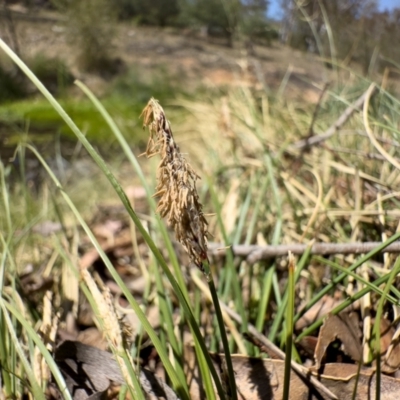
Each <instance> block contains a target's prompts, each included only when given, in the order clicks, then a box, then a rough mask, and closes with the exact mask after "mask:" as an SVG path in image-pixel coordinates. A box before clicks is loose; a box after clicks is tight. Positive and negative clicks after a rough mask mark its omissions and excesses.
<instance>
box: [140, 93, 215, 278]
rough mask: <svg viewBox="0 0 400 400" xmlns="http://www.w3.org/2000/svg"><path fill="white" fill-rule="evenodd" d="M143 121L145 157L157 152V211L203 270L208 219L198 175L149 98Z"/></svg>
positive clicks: (161, 110) (194, 261)
mask: <svg viewBox="0 0 400 400" xmlns="http://www.w3.org/2000/svg"><path fill="white" fill-rule="evenodd" d="M142 116H143V124H144V126H147V127H148V128H149V131H150V138H149V141H148V144H147V149H146V153H145V154H146V156H147V157H148V158H150V157H153V156H155V155H157V154H160V157H161V161H160V163H159V165H158V169H157V187H156V193H155V194H154V196H155V197H159V202H158V206H157V212H158V213H159V214H160V216H161V217H162V218H164V217H166V218H167V223H168V225H169V226H170V227H171V228H173V229H174V231H175V235H176V238H177V240H178V241H179V242H180V243H181V244H182V246H183V247H184V249H185V250H186V251H187V253H188V254H189V257H190V260H191V261H192V262H193V263H194V264H196V266H197V267H198V268H200V270H201V271H203V272H204V267H203V262H204V261H207V263H208V258H207V233H208V232H207V221H206V219H205V217H204V215H203V211H202V208H203V207H202V205H201V203H200V201H199V195H198V193H197V189H196V181H197V179H199V178H200V177H199V176H198V175H197V174H196V172H195V171H194V170H193V168H192V167H191V166H190V164H189V163H188V162H187V161H186V160H185V158H184V157H183V156H182V154H181V152H180V150H179V147H178V145H177V144H176V143H175V140H174V137H173V135H172V130H171V125H170V123H169V121H168V120H167V118H166V116H165V113H164V110H163V108H162V107H161V106H160V104H159V103H158V101H157V100H155V99H153V98H152V99H150V101H149V102H148V104H147V106H146V107H145V109H144V110H143V112H142Z"/></svg>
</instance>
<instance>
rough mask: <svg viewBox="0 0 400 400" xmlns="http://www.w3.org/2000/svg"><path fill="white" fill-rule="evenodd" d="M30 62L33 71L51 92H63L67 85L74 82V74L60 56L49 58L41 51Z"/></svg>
mask: <svg viewBox="0 0 400 400" xmlns="http://www.w3.org/2000/svg"><path fill="white" fill-rule="evenodd" d="M28 64H29V67H30V68H31V70H32V71H33V73H34V74H35V75H36V76H37V77H38V78H39V79H40V80H41V82H43V84H44V85H45V86H46V87H47V88H48V89H49V90H50V92H51V93H54V94H61V93H63V91H64V90H65V89H66V87H67V86H70V85H72V83H73V82H74V77H73V75H72V74H71V72H70V71H69V70H68V67H67V65H66V64H65V62H64V61H63V60H61V59H60V58H48V57H46V56H45V55H43V54H40V53H39V54H36V55H35V56H34V57H33V58H32V59H31V60H30V62H28Z"/></svg>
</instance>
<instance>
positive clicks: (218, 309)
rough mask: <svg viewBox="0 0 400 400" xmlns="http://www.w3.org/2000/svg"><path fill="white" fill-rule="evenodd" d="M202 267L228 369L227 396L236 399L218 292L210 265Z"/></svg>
mask: <svg viewBox="0 0 400 400" xmlns="http://www.w3.org/2000/svg"><path fill="white" fill-rule="evenodd" d="M203 267H204V270H205V273H206V276H207V283H208V287H209V289H210V293H211V297H212V301H213V303H214V308H215V315H216V317H217V321H218V326H219V331H220V335H221V339H222V345H223V347H224V353H225V361H226V368H227V370H228V379H229V387H230V393H229V394H228V395H229V398H230V399H232V400H237V398H238V397H237V391H236V380H235V373H234V371H233V365H232V358H231V353H230V351H229V343H228V337H227V335H226V331H225V324H224V320H223V318H222V311H221V306H220V304H219V299H218V294H217V290H216V288H215V285H214V281H213V279H212V275H211V272H210V266H209V265H208V263H203Z"/></svg>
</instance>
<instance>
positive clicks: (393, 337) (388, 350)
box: [380, 318, 400, 374]
mask: <svg viewBox="0 0 400 400" xmlns="http://www.w3.org/2000/svg"><path fill="white" fill-rule="evenodd" d="M380 330H381V353H382V355H384V356H383V357H382V362H381V368H382V371H383V372H385V373H387V374H393V373H395V372H396V371H398V370H399V368H400V337H399V329H397V332H396V329H395V328H394V327H393V326H392V325H391V323H390V321H389V320H387V319H386V318H382V320H381V323H380Z"/></svg>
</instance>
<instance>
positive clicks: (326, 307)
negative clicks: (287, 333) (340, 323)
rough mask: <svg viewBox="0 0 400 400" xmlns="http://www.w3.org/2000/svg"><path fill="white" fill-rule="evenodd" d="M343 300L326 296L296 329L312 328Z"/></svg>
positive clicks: (304, 317)
mask: <svg viewBox="0 0 400 400" xmlns="http://www.w3.org/2000/svg"><path fill="white" fill-rule="evenodd" d="M340 302H341V300H339V299H335V298H334V297H331V296H328V295H326V296H324V297H322V299H321V300H320V301H318V302H317V303H316V304H314V305H313V306H312V307H311V308H310V309H309V310H308V311H307V312H306V313H304V315H303V316H302V317H301V318H300V319H299V320H298V321H297V322H296V325H295V329H296V330H297V331H301V330H302V329H304V328H306V327H307V326H310V325H311V324H312V323H313V322H315V321H316V320H317V319H319V318H321V317H323V316H324V315H327V314H329V313H330V312H331V311H332V310H333V309H334V308H335V307H336V306H337V305H338V304H340Z"/></svg>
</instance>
